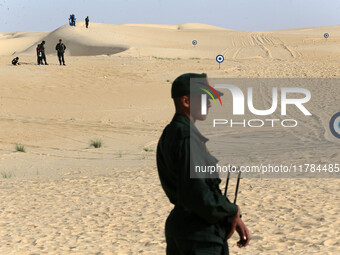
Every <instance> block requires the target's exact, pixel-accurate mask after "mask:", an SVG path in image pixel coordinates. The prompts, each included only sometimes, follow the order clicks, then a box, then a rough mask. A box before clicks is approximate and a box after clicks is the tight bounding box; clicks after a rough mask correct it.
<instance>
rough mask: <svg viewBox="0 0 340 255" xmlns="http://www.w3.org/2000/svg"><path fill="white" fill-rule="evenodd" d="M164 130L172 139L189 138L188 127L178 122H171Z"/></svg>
mask: <svg viewBox="0 0 340 255" xmlns="http://www.w3.org/2000/svg"><path fill="white" fill-rule="evenodd" d="M165 129H166V132H167V133H168V134H169V135H170V136H171V137H172V138H173V139H184V138H186V137H190V126H189V125H187V124H186V123H183V122H180V121H176V120H172V121H171V122H170V123H169V125H168V126H167V127H166V128H165Z"/></svg>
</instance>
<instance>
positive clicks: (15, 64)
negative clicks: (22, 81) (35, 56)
mask: <svg viewBox="0 0 340 255" xmlns="http://www.w3.org/2000/svg"><path fill="white" fill-rule="evenodd" d="M12 65H14V66H17V65H20V63H19V57H16V58H14V59H13V60H12Z"/></svg>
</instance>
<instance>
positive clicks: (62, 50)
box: [55, 39, 66, 65]
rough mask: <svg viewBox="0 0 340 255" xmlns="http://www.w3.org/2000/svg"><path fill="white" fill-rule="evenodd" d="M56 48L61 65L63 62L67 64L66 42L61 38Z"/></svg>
mask: <svg viewBox="0 0 340 255" xmlns="http://www.w3.org/2000/svg"><path fill="white" fill-rule="evenodd" d="M55 50H56V51H57V54H58V59H59V64H60V65H61V62H63V65H65V59H64V53H65V50H66V46H65V44H63V42H62V40H61V39H59V43H58V44H57V45H56V46H55Z"/></svg>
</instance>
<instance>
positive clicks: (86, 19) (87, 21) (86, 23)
mask: <svg viewBox="0 0 340 255" xmlns="http://www.w3.org/2000/svg"><path fill="white" fill-rule="evenodd" d="M89 22H90V19H89V16H87V17H86V18H85V25H86V28H88V27H89Z"/></svg>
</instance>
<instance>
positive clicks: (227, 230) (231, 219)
mask: <svg viewBox="0 0 340 255" xmlns="http://www.w3.org/2000/svg"><path fill="white" fill-rule="evenodd" d="M229 179H230V171H228V176H227V180H226V184H225V189H224V196H225V197H227V193H228V186H229ZM240 180H241V171H240V170H239V171H238V176H237V183H236V189H235V197H234V204H236V200H237V194H238V189H239V186H240ZM232 221H233V217H228V218H227V221H226V224H225V229H226V234H227V235H228V234H229V232H230V231H231V228H230V227H231V223H232Z"/></svg>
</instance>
